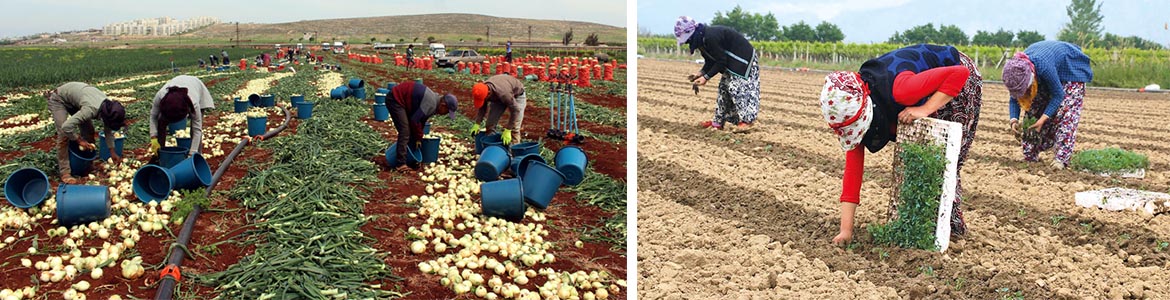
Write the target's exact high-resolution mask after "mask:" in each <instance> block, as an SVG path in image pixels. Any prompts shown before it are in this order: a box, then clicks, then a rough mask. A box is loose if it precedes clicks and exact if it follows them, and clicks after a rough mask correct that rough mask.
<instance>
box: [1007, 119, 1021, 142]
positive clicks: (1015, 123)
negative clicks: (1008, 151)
mask: <svg viewBox="0 0 1170 300" xmlns="http://www.w3.org/2000/svg"><path fill="white" fill-rule="evenodd" d="M1008 127H1009V128H1011V129H1012V133H1015V134H1016V138H1019V136H1020V121H1019V120H1014V119H1013V120H1011V122H1010V123H1009V124H1008Z"/></svg>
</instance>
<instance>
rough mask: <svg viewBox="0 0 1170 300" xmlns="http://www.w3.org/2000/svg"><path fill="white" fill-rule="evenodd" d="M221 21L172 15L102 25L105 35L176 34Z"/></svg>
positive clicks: (213, 18) (211, 18)
mask: <svg viewBox="0 0 1170 300" xmlns="http://www.w3.org/2000/svg"><path fill="white" fill-rule="evenodd" d="M217 23H219V18H216V17H194V18H191V19H187V20H183V21H179V20H176V19H175V18H171V17H160V18H148V19H138V20H133V21H129V22H120V23H111V24H107V25H106V26H103V27H102V34H103V35H153V36H164V35H174V34H179V33H183V32H187V31H189V30H193V29H196V28H200V27H204V26H208V25H214V24H217Z"/></svg>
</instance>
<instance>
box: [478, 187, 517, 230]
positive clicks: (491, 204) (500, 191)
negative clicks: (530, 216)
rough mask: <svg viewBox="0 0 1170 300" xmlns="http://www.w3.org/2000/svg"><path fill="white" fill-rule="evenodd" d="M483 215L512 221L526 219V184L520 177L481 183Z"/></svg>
mask: <svg viewBox="0 0 1170 300" xmlns="http://www.w3.org/2000/svg"><path fill="white" fill-rule="evenodd" d="M479 191H480V196H481V197H482V198H481V199H482V202H481V203H480V207H482V209H483V215H485V216H489V217H497V218H501V219H504V220H508V221H511V222H520V220H523V219H524V211H526V210H528V207H527V206H526V205H525V204H524V185H523V184H521V182H520V179H515V178H513V179H508V180H500V181H495V182H484V183H482V184H480V185H479Z"/></svg>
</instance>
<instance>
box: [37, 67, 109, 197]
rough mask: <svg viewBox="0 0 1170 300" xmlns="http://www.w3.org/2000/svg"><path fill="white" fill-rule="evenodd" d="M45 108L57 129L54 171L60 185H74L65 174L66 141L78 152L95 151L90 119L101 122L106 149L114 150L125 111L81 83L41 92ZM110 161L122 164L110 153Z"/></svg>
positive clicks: (67, 147)
mask: <svg viewBox="0 0 1170 300" xmlns="http://www.w3.org/2000/svg"><path fill="white" fill-rule="evenodd" d="M44 96H45V99H47V100H48V104H47V107H48V108H49V112H50V113H52V114H53V124H54V125H55V126H56V127H57V142H56V145H57V170H58V171H59V172H60V173H61V182H64V183H66V184H76V183H77V179H75V178H73V176H72V175H70V174H69V173H70V172H72V169H71V168H70V167H69V142H77V144H78V147H79V148H81V149H97V146H94V145H93V141H94V139H95V138H96V137H95V136H94V135H95V132H94V128H93V120H94V119H95V118H98V119H101V121H102V125H103V126H104V127H105V128H104V131H103V133H104V134H105V136H107V137H111V138H107V139H106V147H109V149H114V140H115V139H114V138H112V137H113V136H114V131H115V130H121V129H122V127H124V126H126V108H125V107H123V106H122V103H118V102H117V101H113V100H110V99H108V98H106V93H103V92H102V91H101V90H98V89H97V88H96V87H93V86H91V85H88V84H85V83H81V82H70V83H66V84H63V85H61V86H60V87H57V88H56V89H52V90H48V91H45V93H44ZM110 158H112V159H113V160H114V163H115V164H120V163H122V157H121V156H119V155H118V154H117V153H113V151H111V153H110Z"/></svg>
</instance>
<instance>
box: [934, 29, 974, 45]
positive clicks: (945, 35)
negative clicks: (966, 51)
mask: <svg viewBox="0 0 1170 300" xmlns="http://www.w3.org/2000/svg"><path fill="white" fill-rule="evenodd" d="M935 40H936V41H937V42H938V43H940V44H945V45H966V44H967V43H969V42H970V41H969V40H968V39H967V34H966V33H964V32H963V30H962V29H959V26H955V25H943V26H942V27H939V28H938V38H937V39H935Z"/></svg>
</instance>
